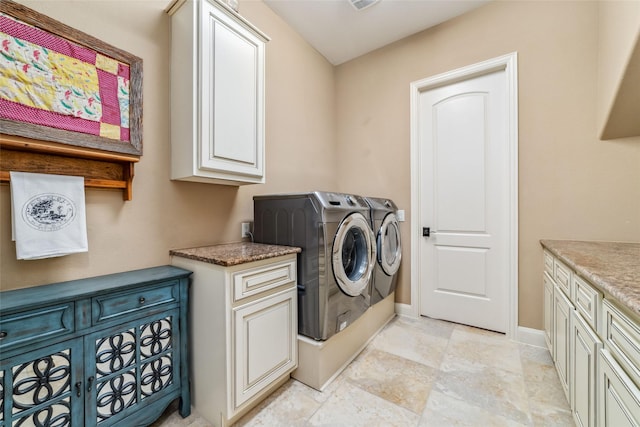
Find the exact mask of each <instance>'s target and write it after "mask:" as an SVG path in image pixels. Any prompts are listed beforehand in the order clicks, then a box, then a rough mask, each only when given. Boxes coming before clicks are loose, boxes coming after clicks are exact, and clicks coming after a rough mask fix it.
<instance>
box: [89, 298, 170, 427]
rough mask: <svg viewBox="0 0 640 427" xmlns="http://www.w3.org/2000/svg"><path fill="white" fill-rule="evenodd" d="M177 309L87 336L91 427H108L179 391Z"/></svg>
mask: <svg viewBox="0 0 640 427" xmlns="http://www.w3.org/2000/svg"><path fill="white" fill-rule="evenodd" d="M178 337H179V334H178V310H171V311H168V312H166V313H161V314H158V315H155V316H153V317H148V318H144V319H141V320H135V321H131V322H128V323H125V324H122V325H119V326H115V327H112V328H109V329H104V330H101V331H99V332H96V333H93V334H91V335H88V336H87V337H86V339H85V352H86V355H87V362H86V366H85V377H86V378H87V379H86V382H87V387H86V392H87V408H86V411H87V425H95V424H96V423H99V425H101V426H108V425H112V424H114V423H117V422H119V421H121V420H122V419H123V418H125V417H127V416H128V415H130V414H132V413H133V412H135V411H142V410H144V406H146V405H148V404H151V403H153V402H155V401H157V400H158V399H160V398H162V397H164V396H165V395H166V394H168V393H172V392H173V391H174V390H176V388H179V387H180V372H179V368H180V366H179V360H180V355H179V351H180V350H179V349H180V346H179V343H178V342H176V341H177V340H178Z"/></svg>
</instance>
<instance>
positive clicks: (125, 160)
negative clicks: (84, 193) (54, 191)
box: [0, 134, 139, 200]
mask: <svg viewBox="0 0 640 427" xmlns="http://www.w3.org/2000/svg"><path fill="white" fill-rule="evenodd" d="M138 161H139V158H138V156H133V155H127V154H119V153H112V152H105V151H100V150H95V149H88V148H82V147H74V146H69V145H65V144H57V143H54V142H46V141H37V140H34V139H29V138H23V137H19V136H13V135H4V134H0V182H9V179H10V178H9V172H10V171H15V172H32V173H47V174H54V175H73V176H83V177H84V179H85V180H84V183H85V187H91V188H104V189H116V190H123V199H124V200H131V199H132V198H133V175H134V164H135V163H136V162H138Z"/></svg>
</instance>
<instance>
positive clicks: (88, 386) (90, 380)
mask: <svg viewBox="0 0 640 427" xmlns="http://www.w3.org/2000/svg"><path fill="white" fill-rule="evenodd" d="M92 385H93V377H89V378H87V391H88V392H90V391H91V386H92Z"/></svg>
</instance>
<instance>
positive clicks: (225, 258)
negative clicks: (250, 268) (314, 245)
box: [169, 242, 302, 267]
mask: <svg viewBox="0 0 640 427" xmlns="http://www.w3.org/2000/svg"><path fill="white" fill-rule="evenodd" d="M299 252H302V249H301V248H297V247H293V246H281V245H267V244H263V243H251V242H238V243H225V244H219V245H211V246H200V247H197V248H186V249H172V250H170V251H169V255H174V256H179V257H182V258H188V259H193V260H196V261H202V262H207V263H209V264H217V265H221V266H223V267H230V266H233V265H240V264H245V263H247V262H253V261H259V260H263V259H269V258H275V257H278V256H282V255H288V254H295V253H299Z"/></svg>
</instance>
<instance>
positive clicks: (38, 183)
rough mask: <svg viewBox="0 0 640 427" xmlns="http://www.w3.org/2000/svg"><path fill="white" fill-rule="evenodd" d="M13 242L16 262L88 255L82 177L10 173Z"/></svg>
mask: <svg viewBox="0 0 640 427" xmlns="http://www.w3.org/2000/svg"><path fill="white" fill-rule="evenodd" d="M10 178H11V180H10V182H11V219H12V221H11V222H12V232H13V235H12V238H13V240H15V242H16V257H17V258H18V259H40V258H51V257H58V256H63V255H69V254H74V253H78V252H87V251H88V250H89V245H88V243H87V220H86V213H85V203H84V177H81V176H66V175H49V174H41V173H26V172H11V173H10Z"/></svg>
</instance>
